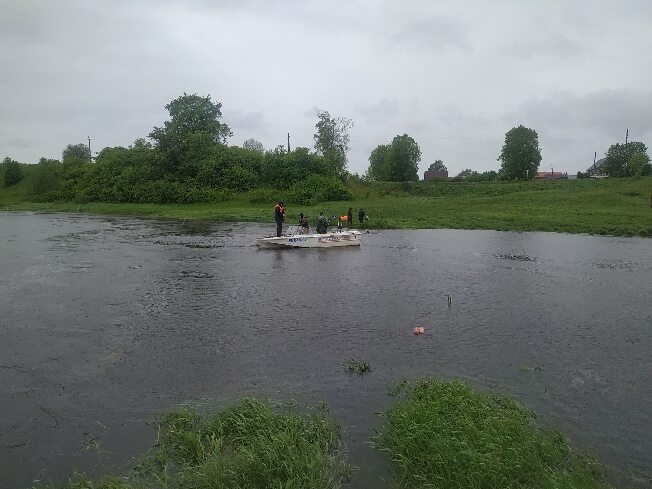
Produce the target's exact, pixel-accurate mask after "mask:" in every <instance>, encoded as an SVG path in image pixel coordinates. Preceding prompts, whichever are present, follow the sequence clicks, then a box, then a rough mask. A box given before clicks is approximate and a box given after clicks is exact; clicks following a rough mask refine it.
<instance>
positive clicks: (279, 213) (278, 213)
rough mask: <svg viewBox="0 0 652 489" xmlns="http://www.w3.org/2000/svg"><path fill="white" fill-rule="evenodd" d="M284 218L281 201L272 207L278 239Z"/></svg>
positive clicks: (283, 208)
mask: <svg viewBox="0 0 652 489" xmlns="http://www.w3.org/2000/svg"><path fill="white" fill-rule="evenodd" d="M284 218H285V207H283V201H282V200H279V202H278V204H276V205H275V206H274V220H275V221H276V237H277V238H280V237H281V233H282V232H283V219H284Z"/></svg>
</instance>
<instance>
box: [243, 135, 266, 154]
mask: <svg viewBox="0 0 652 489" xmlns="http://www.w3.org/2000/svg"><path fill="white" fill-rule="evenodd" d="M242 147H243V148H244V149H248V150H250V151H256V152H258V153H264V152H265V146H263V143H261V142H260V141H257V140H255V139H253V138H251V139H247V140H246V141H245V142H244V143H242Z"/></svg>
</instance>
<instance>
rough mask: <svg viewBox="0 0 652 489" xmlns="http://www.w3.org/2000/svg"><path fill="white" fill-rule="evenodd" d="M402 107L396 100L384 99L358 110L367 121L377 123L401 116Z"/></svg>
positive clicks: (360, 107)
mask: <svg viewBox="0 0 652 489" xmlns="http://www.w3.org/2000/svg"><path fill="white" fill-rule="evenodd" d="M399 110H400V106H399V102H398V100H396V99H395V98H392V99H387V98H383V99H382V100H380V101H379V102H377V103H375V104H371V105H366V106H365V105H363V106H359V107H358V108H357V110H356V112H357V113H359V114H360V115H361V116H362V117H363V118H365V119H366V120H367V121H371V122H375V121H378V120H381V119H387V118H391V117H396V116H397V115H398V114H399Z"/></svg>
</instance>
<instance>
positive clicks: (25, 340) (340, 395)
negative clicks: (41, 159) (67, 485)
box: [0, 213, 652, 488]
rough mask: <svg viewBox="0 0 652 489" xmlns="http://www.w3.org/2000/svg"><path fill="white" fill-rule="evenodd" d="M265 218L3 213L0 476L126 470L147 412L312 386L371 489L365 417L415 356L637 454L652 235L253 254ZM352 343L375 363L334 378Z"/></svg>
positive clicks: (650, 416) (417, 242)
mask: <svg viewBox="0 0 652 489" xmlns="http://www.w3.org/2000/svg"><path fill="white" fill-rule="evenodd" d="M273 227H274V225H273V223H270V225H269V226H260V225H254V224H222V223H205V222H193V223H188V222H185V223H184V222H176V221H175V222H166V221H152V220H141V219H133V218H103V217H92V216H74V215H54V214H28V213H0V414H1V415H0V474H1V475H2V477H1V478H0V480H2V483H0V485H1V486H2V487H11V488H21V487H29V485H31V483H32V481H33V480H35V479H41V480H43V479H48V478H52V479H53V480H63V479H64V478H65V476H67V475H68V474H69V473H70V472H71V471H72V470H73V469H78V470H83V471H87V472H90V473H92V474H95V475H97V474H101V473H106V472H107V471H111V472H120V471H123V470H125V469H126V468H127V467H129V466H130V465H131V464H132V462H133V461H132V459H131V457H132V456H137V455H138V454H140V453H142V452H143V451H145V450H146V449H147V447H148V446H150V445H151V443H152V442H153V440H154V437H155V433H154V429H153V425H152V421H153V419H154V416H155V415H156V414H157V413H160V412H161V411H163V410H165V409H168V408H170V407H174V406H178V405H179V404H180V403H184V402H187V401H197V400H200V401H202V402H206V403H209V404H214V405H216V406H221V405H223V404H224V403H226V402H229V401H232V400H234V399H236V398H238V397H241V396H244V395H258V396H265V397H269V398H271V399H290V398H294V399H298V400H301V401H311V400H315V401H320V400H324V401H326V402H327V403H328V404H329V406H330V407H331V408H332V409H333V411H334V413H335V414H336V415H337V417H338V418H339V419H340V420H341V421H342V424H343V426H344V429H345V433H346V435H345V444H346V447H347V450H348V458H349V461H350V462H352V463H353V464H355V465H357V466H358V467H360V468H359V469H358V470H357V471H356V472H355V473H354V477H353V481H352V484H351V486H352V487H369V488H372V487H384V486H385V487H386V484H385V483H384V482H383V481H384V479H386V478H387V474H386V471H385V469H384V466H385V461H384V459H383V457H382V455H380V454H378V453H377V452H375V451H374V450H373V449H372V448H370V447H369V446H368V445H367V444H366V442H367V441H368V439H369V436H370V435H371V434H372V433H373V430H374V428H375V427H377V426H378V424H379V422H380V419H379V417H378V416H377V414H376V413H377V412H378V411H381V410H384V409H386V408H387V407H389V406H391V403H392V398H391V397H389V396H388V395H387V391H388V388H389V386H390V384H391V383H392V382H393V381H395V380H398V379H402V378H413V377H416V376H422V375H430V374H432V375H437V376H443V377H453V376H454V377H460V378H463V379H466V380H468V381H470V382H471V383H472V384H474V385H476V386H478V387H480V388H481V389H485V390H494V391H499V392H504V393H507V394H509V395H512V396H514V397H516V398H518V399H520V400H521V401H522V402H523V403H525V404H526V405H527V406H529V407H531V408H532V409H534V410H535V411H536V412H537V413H539V420H540V422H541V423H542V424H544V425H547V426H552V427H555V428H558V429H560V430H561V431H563V432H565V433H566V434H567V435H568V436H569V438H570V439H571V442H572V443H573V444H574V445H576V446H579V447H581V448H582V449H584V450H588V451H593V452H594V453H595V454H596V455H598V457H599V458H600V459H601V460H602V461H604V462H606V463H608V464H610V465H612V466H614V467H616V468H617V470H618V471H623V472H625V471H634V472H647V473H650V472H652V353H651V347H652V330H651V328H652V241H651V240H646V239H636V238H631V239H630V238H610V237H592V236H578V235H564V234H552V233H508V232H491V231H454V230H433V231H383V232H379V233H371V234H368V235H365V236H363V241H364V244H363V245H362V246H361V247H360V249H326V250H309V249H308V250H281V251H271V250H270V251H258V250H256V248H255V247H254V246H253V243H254V239H255V237H256V236H259V235H261V234H265V233H270V232H272V231H273ZM447 296H450V297H451V300H452V304H451V306H450V307H449V306H448V300H447ZM415 326H425V327H426V328H428V329H427V330H426V334H424V335H422V336H414V335H413V334H412V330H413V328H414V327H415ZM349 357H354V358H359V359H364V360H367V361H368V362H369V363H370V364H371V366H372V367H373V372H372V373H371V374H369V375H367V376H365V377H362V378H360V377H356V376H350V375H348V374H347V373H346V372H344V370H343V368H342V364H343V363H344V362H345V361H346V360H347V358H349ZM643 484H645V483H643Z"/></svg>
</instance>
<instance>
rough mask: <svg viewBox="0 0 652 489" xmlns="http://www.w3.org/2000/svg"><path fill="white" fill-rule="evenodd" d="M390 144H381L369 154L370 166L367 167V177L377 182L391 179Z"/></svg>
mask: <svg viewBox="0 0 652 489" xmlns="http://www.w3.org/2000/svg"><path fill="white" fill-rule="evenodd" d="M389 148H390V145H389V144H379V145H378V146H376V147H375V148H374V149H373V151H372V152H371V154H370V155H369V168H368V169H367V178H368V179H370V180H375V181H377V182H387V181H389V160H388V158H387V154H388V153H389Z"/></svg>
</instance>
